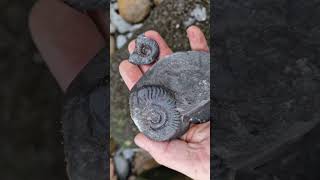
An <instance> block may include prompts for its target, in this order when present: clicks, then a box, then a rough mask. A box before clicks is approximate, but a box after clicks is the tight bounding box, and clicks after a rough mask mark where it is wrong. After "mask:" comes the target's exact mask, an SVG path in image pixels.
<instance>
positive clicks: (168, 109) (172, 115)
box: [130, 86, 186, 141]
mask: <svg viewBox="0 0 320 180" xmlns="http://www.w3.org/2000/svg"><path fill="white" fill-rule="evenodd" d="M130 102H131V104H130V105H131V117H132V119H133V121H134V122H135V124H136V125H137V127H138V129H139V130H140V131H141V132H143V133H144V134H145V135H146V136H148V137H149V138H152V139H154V140H157V141H165V140H169V139H171V138H175V137H178V136H179V135H181V126H186V125H183V124H182V121H181V116H180V113H179V112H178V111H177V109H176V102H175V98H174V95H173V94H172V93H171V92H170V91H169V90H167V89H164V88H163V87H160V86H144V87H142V88H140V89H138V90H136V91H134V92H133V93H131V95H130Z"/></svg>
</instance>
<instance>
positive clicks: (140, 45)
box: [129, 34, 159, 65]
mask: <svg viewBox="0 0 320 180" xmlns="http://www.w3.org/2000/svg"><path fill="white" fill-rule="evenodd" d="M135 43H136V47H135V49H134V51H133V52H132V53H131V54H130V57H129V62H131V63H133V64H138V65H139V64H151V63H153V62H154V61H156V59H157V58H158V56H159V46H158V44H157V42H156V41H155V40H153V39H151V38H148V37H146V36H145V35H144V34H142V35H139V36H138V37H137V39H136V41H135Z"/></svg>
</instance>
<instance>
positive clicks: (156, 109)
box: [129, 51, 210, 141]
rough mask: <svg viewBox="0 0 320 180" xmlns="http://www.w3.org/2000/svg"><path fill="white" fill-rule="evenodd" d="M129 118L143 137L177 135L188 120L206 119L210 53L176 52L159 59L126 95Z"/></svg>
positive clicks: (168, 137)
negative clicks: (127, 97)
mask: <svg viewBox="0 0 320 180" xmlns="http://www.w3.org/2000/svg"><path fill="white" fill-rule="evenodd" d="M129 103H130V112H131V117H132V119H133V121H134V123H135V124H136V126H137V127H138V128H139V130H140V131H141V132H143V133H144V134H145V135H146V136H148V137H149V138H151V139H154V140H158V141H165V140H169V139H174V138H178V137H180V136H181V135H183V134H184V133H185V132H186V131H187V130H188V127H189V124H190V123H203V122H206V121H208V120H210V55H209V53H206V52H198V51H188V52H178V53H174V54H172V55H170V56H167V57H165V58H162V59H160V60H159V61H157V63H155V64H154V65H153V66H152V68H151V69H150V70H149V71H147V72H146V73H145V74H144V76H143V77H142V78H141V79H140V80H139V81H138V82H137V83H136V85H135V86H134V87H133V89H132V90H131V94H130V99H129Z"/></svg>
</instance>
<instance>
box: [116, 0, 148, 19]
mask: <svg viewBox="0 0 320 180" xmlns="http://www.w3.org/2000/svg"><path fill="white" fill-rule="evenodd" d="M151 6H152V3H151V2H150V0H118V7H119V12H120V15H121V17H123V19H125V20H126V21H127V22H130V23H138V22H141V21H142V20H144V19H145V18H146V16H147V15H148V14H149V13H150V10H151Z"/></svg>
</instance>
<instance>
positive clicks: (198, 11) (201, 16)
mask: <svg viewBox="0 0 320 180" xmlns="http://www.w3.org/2000/svg"><path fill="white" fill-rule="evenodd" d="M191 16H192V17H194V18H195V19H196V20H197V21H200V22H201V21H205V20H206V19H207V10H206V8H205V7H202V6H200V5H199V4H197V5H196V7H195V8H194V9H193V11H192V12H191Z"/></svg>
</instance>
